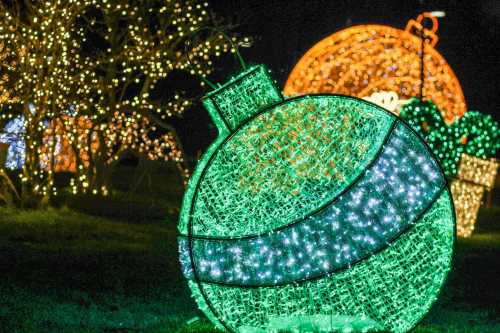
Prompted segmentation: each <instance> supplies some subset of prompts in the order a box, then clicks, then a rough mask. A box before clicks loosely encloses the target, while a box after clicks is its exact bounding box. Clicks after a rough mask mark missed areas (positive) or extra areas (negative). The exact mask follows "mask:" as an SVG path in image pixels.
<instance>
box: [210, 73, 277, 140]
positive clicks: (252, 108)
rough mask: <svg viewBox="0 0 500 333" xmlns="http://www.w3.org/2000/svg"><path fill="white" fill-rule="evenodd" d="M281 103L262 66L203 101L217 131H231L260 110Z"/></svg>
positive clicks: (233, 80)
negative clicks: (217, 128)
mask: <svg viewBox="0 0 500 333" xmlns="http://www.w3.org/2000/svg"><path fill="white" fill-rule="evenodd" d="M282 99H283V97H282V96H281V93H280V92H279V91H278V90H277V89H276V86H275V85H274V82H273V81H272V79H271V77H270V76H269V73H268V71H267V70H266V68H265V67H264V66H254V67H251V68H249V69H248V70H247V71H245V72H243V73H241V74H239V75H238V76H236V77H235V78H233V79H231V80H229V81H228V82H227V83H226V84H224V85H222V86H221V87H219V88H218V89H216V90H214V91H212V92H210V93H209V94H207V95H206V96H205V97H204V98H203V105H204V106H205V108H207V109H208V111H209V113H210V115H211V116H212V118H213V119H214V121H215V123H216V125H217V127H219V130H224V131H234V130H235V129H236V128H237V127H238V126H239V125H240V124H241V123H243V122H244V121H245V120H247V119H249V118H250V117H251V116H253V115H254V113H255V112H257V111H259V110H261V109H262V108H264V107H266V106H268V105H271V104H273V103H276V102H279V101H281V100H282Z"/></svg>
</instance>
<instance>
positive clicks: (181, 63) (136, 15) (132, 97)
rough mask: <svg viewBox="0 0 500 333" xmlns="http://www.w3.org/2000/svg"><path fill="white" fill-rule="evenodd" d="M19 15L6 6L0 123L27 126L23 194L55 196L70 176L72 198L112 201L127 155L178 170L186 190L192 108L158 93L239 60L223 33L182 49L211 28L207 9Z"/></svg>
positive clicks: (86, 7)
mask: <svg viewBox="0 0 500 333" xmlns="http://www.w3.org/2000/svg"><path fill="white" fill-rule="evenodd" d="M22 9H23V10H22V11H21V12H22V15H21V14H20V13H18V12H17V11H16V10H15V8H12V6H11V5H10V4H6V3H2V4H0V64H1V66H0V108H1V109H2V113H1V115H0V117H1V118H0V119H1V120H6V121H7V120H9V119H13V118H15V117H17V116H20V115H22V116H23V117H24V122H25V131H26V133H25V134H24V138H23V140H24V142H25V143H26V144H25V151H24V155H25V161H24V164H23V167H22V170H21V175H20V178H21V180H22V182H23V183H24V184H25V189H26V191H27V192H32V193H34V194H36V195H38V196H39V197H41V196H45V195H52V194H54V193H56V192H57V190H56V189H55V185H54V181H53V178H54V177H53V176H54V173H55V172H59V171H71V172H74V173H75V175H74V178H73V180H72V185H71V192H72V193H78V192H86V193H94V194H97V193H101V194H105V193H108V189H107V188H108V184H107V181H108V180H109V177H107V175H108V174H109V172H110V169H111V168H113V167H114V165H116V162H117V161H118V160H119V159H120V158H121V156H122V154H123V153H124V152H133V153H135V154H137V155H140V156H141V157H144V158H147V159H153V160H162V161H171V162H173V163H175V164H176V165H177V167H178V169H179V170H180V173H181V175H182V177H183V179H184V182H187V178H188V177H189V169H188V167H187V163H186V161H185V157H184V153H183V150H182V145H181V142H180V140H179V137H178V135H177V133H176V131H175V127H174V126H173V125H172V124H173V123H175V122H172V120H173V119H178V118H180V117H182V115H183V114H184V112H185V111H186V110H187V109H189V107H190V106H191V105H192V99H191V98H190V97H189V96H186V94H185V93H184V92H183V91H182V90H175V91H173V94H172V96H163V93H162V92H159V91H158V89H157V87H159V86H162V85H164V84H167V85H168V84H169V80H171V76H172V74H173V73H175V72H177V71H182V72H185V73H187V74H189V75H197V76H207V75H209V74H210V73H211V72H212V71H213V66H214V64H213V60H214V59H215V58H217V57H221V56H222V55H223V54H225V53H230V52H233V51H234V50H233V49H232V47H231V45H230V43H229V42H228V41H227V40H225V39H224V38H223V36H222V35H221V34H219V33H212V34H210V35H207V36H201V37H200V36H198V38H197V39H196V40H193V41H192V43H190V48H188V49H187V50H185V48H184V45H185V44H186V40H187V39H188V38H189V36H190V35H191V34H192V33H193V32H194V31H196V30H197V29H199V28H200V27H204V26H209V25H213V22H212V16H211V15H210V12H209V8H208V3H206V2H199V1H195V0H192V1H191V0H188V1H171V0H155V1H146V0H144V1H139V2H137V3H136V4H135V5H133V4H130V1H126V0H118V1H113V2H110V1H103V0H74V1H61V0H48V1H43V2H25V3H23V4H22ZM245 41H248V40H247V39H245ZM11 78H15V80H12V79H11ZM45 122H47V123H48V125H47V126H45V125H44V123H45ZM26 196H29V193H26Z"/></svg>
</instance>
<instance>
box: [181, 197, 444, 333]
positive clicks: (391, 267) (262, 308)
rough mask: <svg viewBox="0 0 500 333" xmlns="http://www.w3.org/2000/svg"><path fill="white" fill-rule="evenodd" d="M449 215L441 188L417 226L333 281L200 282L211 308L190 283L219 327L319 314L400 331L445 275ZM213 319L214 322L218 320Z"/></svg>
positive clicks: (407, 326) (420, 311)
mask: <svg viewBox="0 0 500 333" xmlns="http://www.w3.org/2000/svg"><path fill="white" fill-rule="evenodd" d="M453 235H454V217H453V209H452V206H451V204H450V195H449V193H448V191H447V190H444V191H443V192H442V195H441V196H440V198H439V199H438V200H437V201H436V202H435V204H434V205H433V206H432V209H430V210H429V211H428V213H427V214H426V215H425V216H423V218H422V220H421V221H419V222H418V223H417V225H416V226H415V227H414V228H412V229H410V231H409V232H407V233H405V234H404V235H402V236H401V237H400V238H398V239H397V240H396V241H395V242H393V243H392V244H391V245H390V246H389V247H388V248H387V249H385V250H384V251H382V252H380V253H379V254H377V255H374V256H372V257H370V258H369V259H367V260H365V261H363V262H360V263H358V264H356V265H354V266H353V267H352V268H351V269H348V270H344V271H342V272H339V273H337V274H333V275H332V276H328V277H325V278H322V279H319V280H312V281H308V282H305V283H302V284H300V285H294V284H289V285H286V286H280V287H269V288H238V287H228V286H220V285H217V284H209V283H202V284H201V287H202V288H203V291H204V293H205V294H206V297H207V298H208V299H209V300H210V303H211V306H212V307H213V309H214V310H215V313H216V314H217V315H216V316H213V314H212V315H211V313H212V310H210V309H208V308H206V307H204V306H203V304H204V300H203V297H202V296H201V295H200V292H199V287H198V284H197V283H196V282H195V281H193V280H190V281H189V286H190V287H191V289H192V290H193V296H194V297H195V299H196V300H197V301H198V304H199V305H200V306H201V309H202V310H203V311H204V312H205V313H206V314H209V316H212V321H213V322H214V323H216V324H217V326H218V327H219V328H221V329H223V326H222V325H221V324H220V322H219V320H223V321H224V324H225V326H226V327H227V328H229V329H231V330H233V331H237V329H238V327H240V326H253V327H258V328H263V329H265V328H266V326H267V324H268V323H269V321H270V320H271V319H272V318H273V317H285V318H286V317H295V316H299V315H314V314H325V315H329V316H333V318H332V320H333V321H335V317H336V316H342V315H347V316H354V317H357V318H370V319H372V320H374V321H376V322H378V323H380V325H381V326H382V327H383V328H384V329H385V330H388V331H391V332H406V331H408V330H409V329H411V328H412V327H413V326H414V325H415V324H416V323H417V322H418V321H419V320H420V319H421V318H422V316H423V315H425V313H427V311H428V310H429V308H430V307H431V305H432V303H433V302H434V301H435V300H436V297H437V295H438V292H439V290H440V288H441V286H442V284H443V282H444V280H445V278H446V276H447V274H448V271H449V268H450V264H451V256H452V249H453V239H454V236H453ZM216 318H219V319H216Z"/></svg>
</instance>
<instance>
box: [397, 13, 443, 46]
mask: <svg viewBox="0 0 500 333" xmlns="http://www.w3.org/2000/svg"><path fill="white" fill-rule="evenodd" d="M425 19H428V20H430V22H431V23H432V27H431V28H430V29H428V28H425V27H424V21H425ZM438 27H439V24H438V19H437V17H436V16H434V15H433V14H432V13H431V12H423V13H422V14H419V15H418V16H417V18H416V19H415V20H414V19H411V20H409V21H408V23H407V24H406V29H405V30H406V31H407V32H409V33H411V34H414V35H417V36H418V37H424V38H425V39H426V40H427V41H428V42H429V44H430V45H431V46H433V47H434V46H435V45H436V44H437V42H438V40H439V38H438V36H437V34H436V32H437V29H438Z"/></svg>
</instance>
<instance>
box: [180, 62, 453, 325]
mask: <svg viewBox="0 0 500 333" xmlns="http://www.w3.org/2000/svg"><path fill="white" fill-rule="evenodd" d="M204 104H205V106H206V108H207V109H208V111H209V113H210V114H211V116H212V118H213V119H214V122H215V123H216V125H217V127H218V128H219V133H220V134H219V137H218V138H217V139H216V141H215V142H214V143H213V144H212V145H211V146H210V147H209V149H208V151H207V152H206V153H205V155H204V156H203V157H202V159H201V160H200V162H199V164H198V166H197V168H196V170H195V172H194V174H193V176H192V178H191V180H190V183H189V185H188V188H187V191H186V194H185V197H184V203H183V208H182V211H181V216H180V224H179V230H180V233H181V236H180V237H179V249H180V260H181V264H182V270H183V274H184V275H185V277H186V278H187V279H188V281H189V286H190V288H191V290H192V294H193V297H194V298H195V300H196V301H197V303H198V305H199V307H200V309H201V310H202V311H203V312H204V313H205V314H206V315H207V317H208V318H210V320H211V321H212V322H213V323H214V324H215V325H216V326H217V327H219V328H221V329H226V330H229V331H237V332H267V331H269V330H270V329H274V328H276V327H277V326H279V324H280V323H281V324H283V325H285V324H286V325H288V326H292V325H294V323H295V324H297V321H298V322H299V323H298V324H297V325H299V326H300V325H306V324H307V325H316V326H317V327H323V328H325V327H328V329H330V330H334V329H335V330H338V329H340V330H349V329H354V328H355V327H358V328H359V326H363V329H364V330H368V329H373V330H375V329H378V330H390V331H395V332H404V331H407V330H408V329H410V328H411V327H413V326H414V325H416V323H417V322H418V321H419V320H420V319H421V318H422V317H423V315H425V313H426V312H427V311H428V309H429V308H430V306H431V305H432V303H433V302H434V301H435V299H436V298H437V295H438V293H439V290H440V288H441V286H442V284H443V281H444V279H445V277H446V275H447V273H448V271H449V268H450V265H451V255H452V252H453V241H454V210H453V204H452V201H451V197H450V193H449V190H448V187H447V185H446V180H445V178H444V175H443V172H442V170H441V169H440V167H439V164H438V163H437V161H436V160H435V159H434V158H433V157H432V154H431V152H430V150H429V148H428V147H427V146H426V144H425V143H424V142H423V141H422V139H421V138H420V137H419V136H418V134H417V133H415V132H414V131H413V130H412V129H411V128H410V127H409V126H408V125H407V124H405V123H403V122H402V121H401V120H399V119H397V118H396V117H395V116H394V115H393V114H391V113H389V112H387V111H386V110H384V109H382V108H381V107H378V106H377V105H375V104H372V103H369V102H366V101H363V100H360V99H357V98H353V97H347V96H335V95H310V96H301V97H297V98H292V99H288V100H283V98H282V96H281V94H280V93H279V90H278V89H277V88H276V86H275V84H274V82H273V81H272V79H271V78H270V76H269V74H268V73H267V70H265V68H264V67H263V66H255V67H252V68H250V69H248V70H247V71H245V72H243V73H241V74H239V75H238V76H236V77H235V78H233V79H231V80H230V81H229V82H227V83H226V84H224V85H222V86H221V87H219V88H217V89H216V90H215V91H213V92H211V93H210V94H209V95H207V97H206V98H205V99H204ZM286 325H285V326H286ZM297 325H295V326H294V327H296V326H297ZM283 328H284V327H282V326H280V329H283ZM286 328H287V329H290V327H286Z"/></svg>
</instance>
